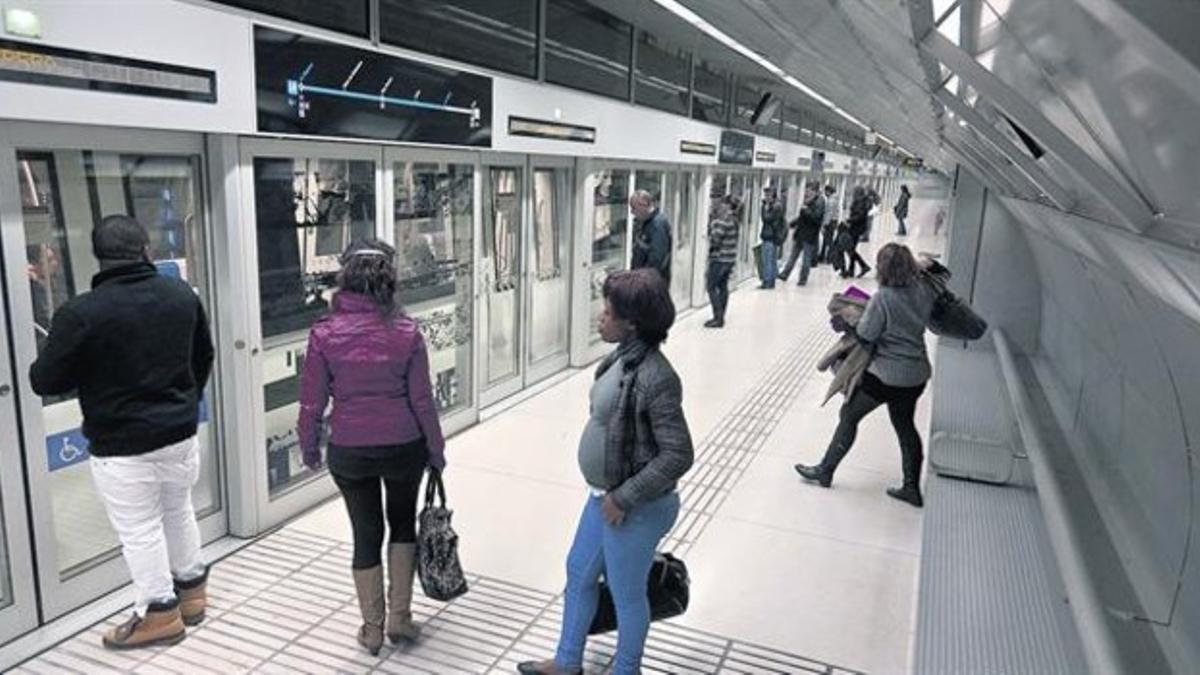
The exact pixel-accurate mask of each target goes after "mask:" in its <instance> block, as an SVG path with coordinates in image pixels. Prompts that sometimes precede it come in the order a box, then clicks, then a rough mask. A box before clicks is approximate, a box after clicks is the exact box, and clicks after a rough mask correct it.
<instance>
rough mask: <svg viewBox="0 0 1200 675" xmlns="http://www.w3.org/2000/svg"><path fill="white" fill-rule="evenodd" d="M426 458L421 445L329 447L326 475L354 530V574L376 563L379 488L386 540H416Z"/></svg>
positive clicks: (378, 556) (378, 553)
mask: <svg viewBox="0 0 1200 675" xmlns="http://www.w3.org/2000/svg"><path fill="white" fill-rule="evenodd" d="M428 455H429V451H428V449H427V448H426V446H425V441H423V440H421V441H416V442H413V443H406V444H404V445H392V446H379V447H370V448H340V447H337V446H333V445H331V446H330V447H329V473H330V474H332V475H333V482H334V484H336V485H337V487H338V490H340V491H341V493H342V499H343V500H344V501H345V502H346V511H347V512H349V514H350V527H351V529H352V530H353V531H354V562H353V563H352V565H351V566H352V567H353V568H354V569H369V568H371V567H375V566H377V565H379V564H381V563H382V556H381V551H382V549H383V522H384V507H383V494H382V493H383V489H382V488H384V487H386V488H387V511H386V515H387V528H388V535H389V536H388V541H389V542H390V543H393V544H411V543H413V542H415V541H416V540H417V526H416V521H417V493H418V492H419V491H420V489H421V477H422V475H424V472H425V466H426V463H427V459H428Z"/></svg>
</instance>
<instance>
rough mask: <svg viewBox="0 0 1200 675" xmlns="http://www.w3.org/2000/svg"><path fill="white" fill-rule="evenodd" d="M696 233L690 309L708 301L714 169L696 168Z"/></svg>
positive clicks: (706, 167) (693, 242)
mask: <svg viewBox="0 0 1200 675" xmlns="http://www.w3.org/2000/svg"><path fill="white" fill-rule="evenodd" d="M697 169H698V171H697V173H696V178H697V185H696V213H695V221H696V232H695V235H694V236H693V237H692V307H696V308H703V307H707V306H708V304H709V301H708V287H707V281H708V279H707V275H708V224H709V222H710V221H711V220H712V185H713V181H715V180H716V173H717V171H716V168H715V167H712V166H702V167H697Z"/></svg>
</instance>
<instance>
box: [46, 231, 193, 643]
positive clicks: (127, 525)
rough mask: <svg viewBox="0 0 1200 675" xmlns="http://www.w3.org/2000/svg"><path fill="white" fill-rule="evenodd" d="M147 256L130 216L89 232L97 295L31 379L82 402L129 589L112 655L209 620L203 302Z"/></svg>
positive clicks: (64, 328)
mask: <svg viewBox="0 0 1200 675" xmlns="http://www.w3.org/2000/svg"><path fill="white" fill-rule="evenodd" d="M149 245H150V241H149V237H148V236H147V234H146V231H145V229H143V228H142V226H141V225H139V224H138V223H137V221H135V220H133V219H132V218H130V217H128V216H122V215H116V216H108V217H106V218H104V219H103V220H102V221H101V222H100V224H99V225H97V226H96V228H95V229H94V230H93V231H92V250H93V252H94V253H95V255H96V258H97V259H98V260H99V261H100V273H99V274H97V275H96V276H95V277H94V278H93V279H92V291H91V292H90V293H85V294H83V295H80V296H77V297H75V298H72V299H71V300H70V301H68V302H67V303H66V304H64V305H63V306H62V307H61V308H59V310H58V311H57V312H55V314H54V319H53V323H52V324H51V328H50V335H49V337H47V339H46V344H45V348H44V349H43V351H42V353H41V354H40V355H39V356H38V359H37V361H35V362H34V364H33V366H32V367H31V368H30V370H29V379H30V383H31V384H32V386H33V390H34V391H35V392H37V393H38V394H40V395H42V396H50V395H56V394H65V393H68V392H70V391H78V395H79V404H80V407H81V408H82V409H83V434H84V436H85V437H86V438H87V440H88V444H89V450H90V452H91V455H92V459H91V466H92V478H93V481H94V483H95V485H96V490H97V492H98V494H99V496H100V498H101V501H103V502H104V505H105V509H106V510H107V511H108V517H109V521H110V522H111V523H112V526H113V529H114V530H115V531H116V533H117V536H118V538H119V539H120V541H121V547H122V553H123V555H124V557H125V562H126V564H127V565H128V566H129V572H130V576H131V577H132V578H133V585H134V589H135V602H134V614H133V616H132V617H131V618H130V619H129V620H128V621H126V622H125V623H123V624H121V625H119V626H117V627H115V628H112V629H110V630H109V631H108V632H107V633H106V634H105V635H104V645H105V646H106V647H109V648H112V649H131V648H135V647H147V646H150V645H158V644H174V643H176V642H179V641H180V640H182V639H183V638H184V637H185V636H186V633H185V629H184V625H185V623H186V624H187V625H194V624H196V623H199V622H200V621H202V620H203V619H204V605H205V585H206V579H207V567H206V565H205V564H204V561H203V560H202V559H201V557H200V530H199V528H198V527H197V525H196V516H195V512H194V510H193V508H192V496H191V490H192V486H193V485H194V484H195V483H196V481H197V479H198V478H199V475H200V445H199V441H198V439H197V438H196V429H197V426H198V421H199V405H200V396H201V392H203V390H204V386H205V384H206V383H207V382H208V377H209V374H210V373H211V372H212V362H213V346H212V341H211V339H210V337H209V332H208V320H207V317H206V316H205V313H204V308H203V306H202V305H201V304H200V300H199V298H197V297H196V294H195V293H194V292H193V291H192V289H191V288H190V287H189V286H188V285H187V284H186V283H184V282H182V281H179V280H176V279H170V278H167V277H164V276H160V275H159V274H158V271H157V269H155V267H154V265H152V264H151V263H150V256H149Z"/></svg>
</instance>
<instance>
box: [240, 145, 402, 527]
mask: <svg viewBox="0 0 1200 675" xmlns="http://www.w3.org/2000/svg"><path fill="white" fill-rule="evenodd" d="M241 156H242V157H241V170H242V175H243V185H244V188H243V197H244V200H245V203H244V204H243V210H242V212H243V214H246V215H247V216H250V218H248V220H250V221H251V222H250V223H248V224H247V229H248V232H247V233H246V236H247V241H246V244H247V248H248V250H251V251H253V255H252V256H251V259H252V261H253V262H252V264H254V266H255V270H254V274H252V275H251V276H250V279H251V285H252V288H251V289H250V293H251V295H252V297H253V299H254V300H256V302H255V303H253V304H252V312H253V314H254V315H255V316H256V317H257V321H253V322H252V326H251V335H252V344H253V346H252V347H251V350H250V354H251V362H252V367H251V368H252V371H253V373H254V378H255V383H256V384H255V386H254V391H253V392H252V397H251V398H250V399H249V400H250V401H251V405H252V407H253V409H254V410H255V411H256V416H255V422H254V435H255V439H256V440H255V445H256V446H257V448H258V449H257V451H256V452H255V453H253V454H254V455H256V456H257V459H255V460H254V462H253V465H251V466H250V467H248V469H249V470H250V471H251V472H252V475H253V476H255V477H256V485H255V492H256V494H257V495H258V501H257V507H258V510H259V511H258V517H257V526H258V529H259V530H260V531H261V530H262V529H265V528H267V527H271V526H272V525H274V524H277V523H279V522H281V521H282V520H284V519H286V518H289V517H291V516H293V515H295V514H297V513H299V512H301V511H303V510H304V509H306V508H308V507H310V506H312V505H314V504H316V503H317V502H319V501H320V500H321V499H324V498H325V497H327V496H329V495H330V494H332V493H333V492H334V487H333V483H332V481H329V480H319V479H321V478H323V477H324V475H325V470H324V469H321V470H320V471H317V472H314V471H311V470H309V469H308V468H307V467H305V466H304V464H303V462H302V461H301V451H300V439H299V435H298V431H297V421H298V418H299V412H300V379H301V376H302V375H303V373H304V361H305V357H306V354H307V348H308V331H309V328H310V327H311V326H312V324H313V322H315V321H316V320H317V319H319V318H321V317H323V316H325V315H326V314H328V313H329V312H330V311H331V309H332V306H333V294H334V290H335V288H336V283H337V273H338V270H339V269H340V263H339V257H340V255H341V253H342V252H343V251H344V250H345V248H346V246H347V245H349V244H350V243H351V242H352V241H354V240H356V239H360V238H367V237H378V236H380V235H381V234H382V232H381V231H380V228H379V222H380V219H379V209H380V202H381V191H380V189H379V175H378V174H379V171H378V169H379V163H380V161H379V160H380V152H379V150H378V149H371V148H363V147H358V146H344V145H336V144H326V143H307V142H293V141H270V140H260V139H242V141H241ZM327 434H328V430H327V429H326V431H325V432H324V433H323V435H322V439H321V444H322V446H324V445H325V444H326V443H327V440H328V439H327Z"/></svg>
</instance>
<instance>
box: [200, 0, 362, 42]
mask: <svg viewBox="0 0 1200 675" xmlns="http://www.w3.org/2000/svg"><path fill="white" fill-rule="evenodd" d="M216 2H219V3H221V4H222V5H232V6H233V7H241V8H242V9H249V10H252V11H255V12H262V13H263V14H270V15H272V16H278V17H281V18H284V19H291V20H292V21H299V22H300V23H306V24H308V25H310V26H317V27H319V28H328V29H329V30H335V31H338V32H340V33H350V34H351V35H357V36H359V37H368V36H369V35H370V33H371V31H370V25H371V24H370V11H369V10H368V9H367V7H368V5H369V4H370V2H369V1H368V0H288V1H287V2H279V0H216Z"/></svg>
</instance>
